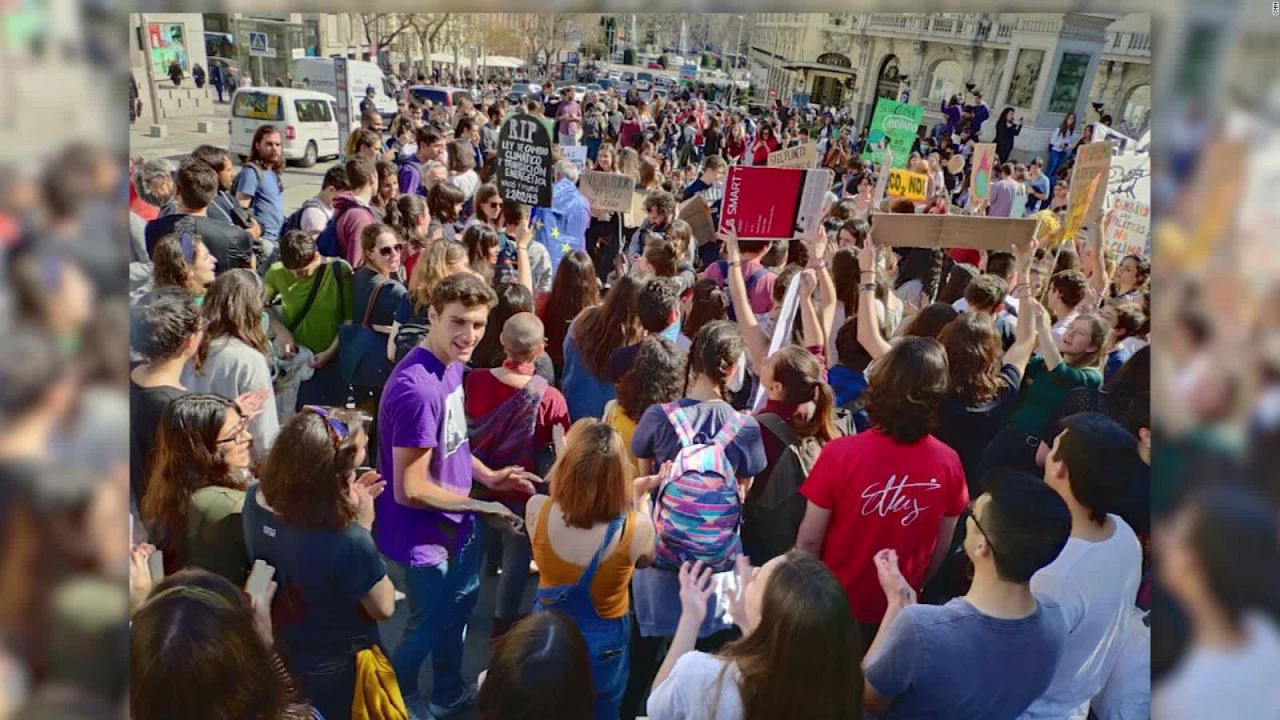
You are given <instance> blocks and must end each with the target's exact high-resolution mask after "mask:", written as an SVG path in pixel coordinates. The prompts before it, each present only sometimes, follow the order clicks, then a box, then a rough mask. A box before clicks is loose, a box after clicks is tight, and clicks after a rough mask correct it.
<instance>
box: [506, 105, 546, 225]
mask: <svg viewBox="0 0 1280 720" xmlns="http://www.w3.org/2000/svg"><path fill="white" fill-rule="evenodd" d="M498 158H499V159H500V163H499V166H498V189H499V190H500V191H501V193H502V197H503V199H505V200H513V201H515V202H518V203H524V204H525V205H535V206H538V207H551V194H552V193H551V189H552V186H553V185H554V184H555V175H554V174H553V172H552V162H551V133H549V132H548V131H547V128H546V126H545V125H543V124H542V122H541V121H540V120H539V119H538V118H536V117H534V116H532V115H523V114H522V115H513V116H512V117H511V118H509V119H508V120H507V121H506V122H505V123H503V124H502V129H501V130H500V131H499V133H498Z"/></svg>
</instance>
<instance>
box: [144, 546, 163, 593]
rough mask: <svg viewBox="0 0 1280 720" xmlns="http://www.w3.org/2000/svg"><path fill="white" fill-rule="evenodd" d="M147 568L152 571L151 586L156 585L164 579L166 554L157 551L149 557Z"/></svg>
mask: <svg viewBox="0 0 1280 720" xmlns="http://www.w3.org/2000/svg"><path fill="white" fill-rule="evenodd" d="M147 567H148V568H149V569H150V570H151V584H152V585H155V584H156V583H159V582H160V581H161V580H163V579H164V553H163V552H161V551H159V550H156V551H155V552H153V553H151V555H150V556H148V557H147Z"/></svg>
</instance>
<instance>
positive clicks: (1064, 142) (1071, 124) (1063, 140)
mask: <svg viewBox="0 0 1280 720" xmlns="http://www.w3.org/2000/svg"><path fill="white" fill-rule="evenodd" d="M1075 134H1076V114H1075V113H1067V114H1066V116H1064V117H1063V118H1062V124H1061V125H1059V126H1058V127H1057V128H1056V129H1055V130H1054V131H1053V136H1052V137H1050V138H1049V166H1048V167H1047V168H1045V174H1046V175H1048V176H1049V182H1050V183H1056V181H1057V178H1058V169H1059V168H1061V167H1062V165H1063V163H1064V162H1065V161H1066V158H1067V149H1068V148H1070V147H1071V139H1072V138H1073V137H1075Z"/></svg>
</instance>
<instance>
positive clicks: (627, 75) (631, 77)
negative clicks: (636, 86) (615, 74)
mask: <svg viewBox="0 0 1280 720" xmlns="http://www.w3.org/2000/svg"><path fill="white" fill-rule="evenodd" d="M621 79H622V82H624V83H633V82H635V81H636V74H635V73H633V72H631V71H630V70H624V71H623V72H622V78H621Z"/></svg>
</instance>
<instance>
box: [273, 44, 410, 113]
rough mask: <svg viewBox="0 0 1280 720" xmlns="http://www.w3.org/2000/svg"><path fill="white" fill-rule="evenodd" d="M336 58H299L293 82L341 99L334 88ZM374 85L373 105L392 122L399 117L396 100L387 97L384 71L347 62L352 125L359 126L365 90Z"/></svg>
mask: <svg viewBox="0 0 1280 720" xmlns="http://www.w3.org/2000/svg"><path fill="white" fill-rule="evenodd" d="M333 77H334V73H333V58H298V59H297V60H295V61H294V71H293V79H294V82H295V83H300V84H301V85H302V87H304V88H306V89H308V90H318V91H320V92H324V93H329V94H330V95H332V96H334V97H335V98H336V97H338V92H339V91H338V88H337V87H336V86H335V85H334V80H333ZM371 85H372V86H373V91H374V93H375V94H374V96H373V102H374V105H376V106H377V108H378V114H379V115H381V116H382V117H383V118H384V119H386V120H390V119H391V118H393V117H395V114H396V101H395V99H394V98H392V97H391V96H390V95H387V79H386V76H385V75H383V74H382V68H379V67H378V66H377V65H375V64H373V63H371V62H365V61H364V60H348V61H347V87H346V88H343V92H346V93H347V102H349V103H351V126H352V127H357V126H359V125H360V103H361V101H363V100H364V94H365V90H366V89H367V88H368V87H369V86H371Z"/></svg>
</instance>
